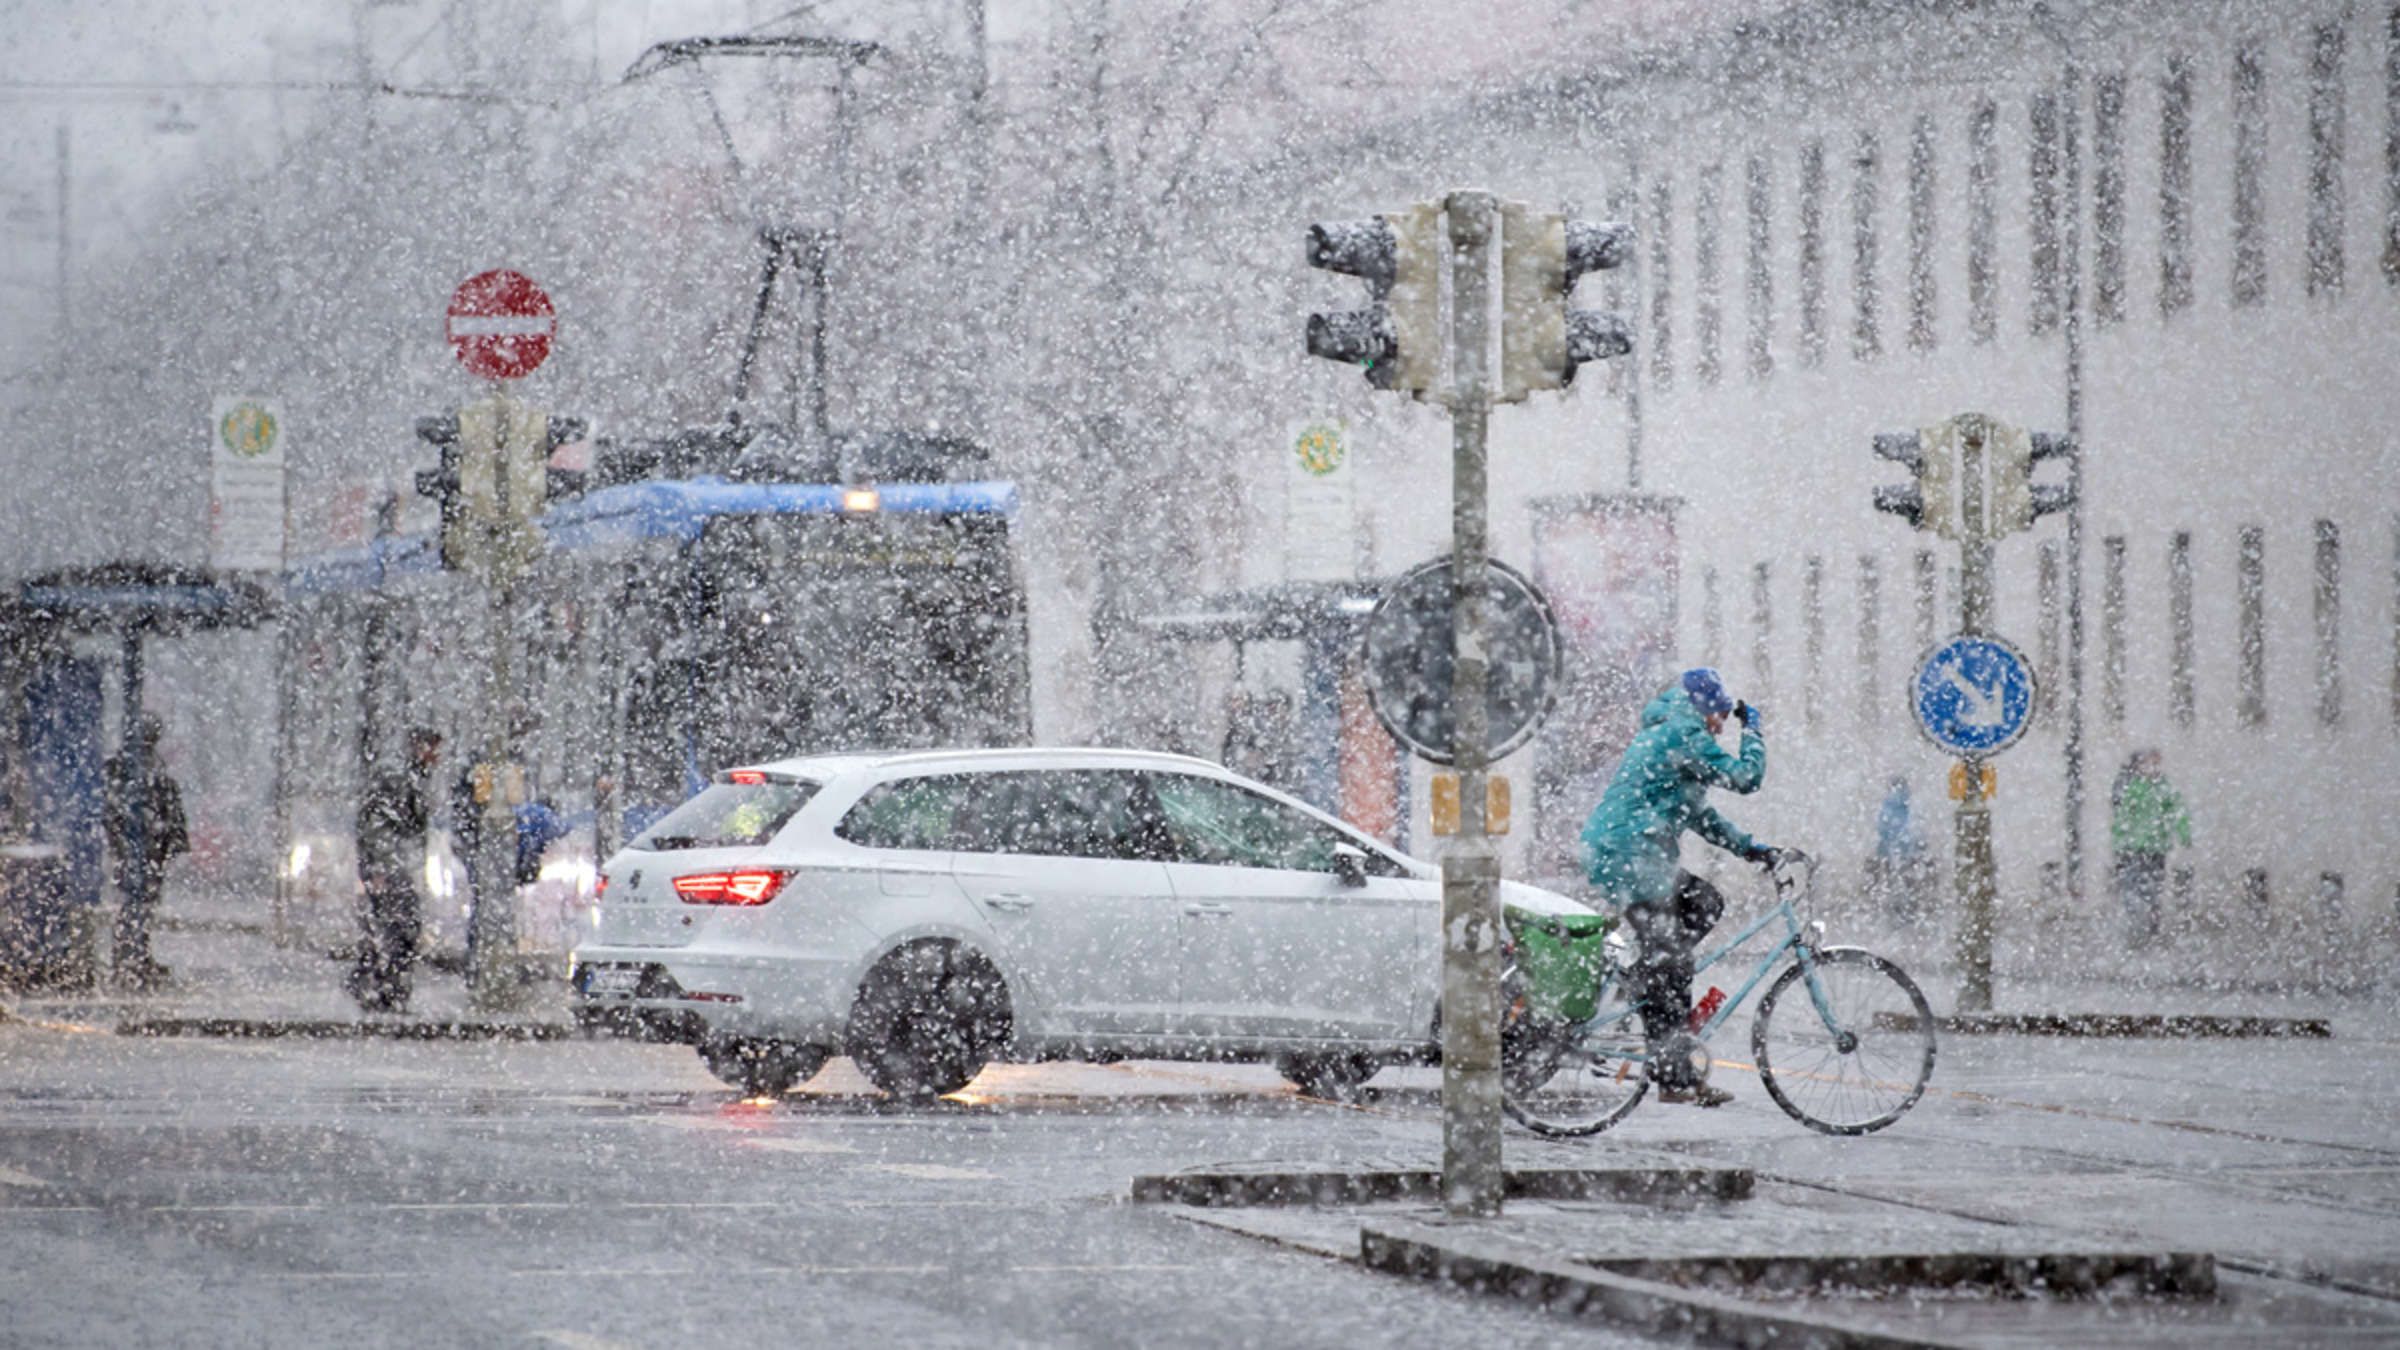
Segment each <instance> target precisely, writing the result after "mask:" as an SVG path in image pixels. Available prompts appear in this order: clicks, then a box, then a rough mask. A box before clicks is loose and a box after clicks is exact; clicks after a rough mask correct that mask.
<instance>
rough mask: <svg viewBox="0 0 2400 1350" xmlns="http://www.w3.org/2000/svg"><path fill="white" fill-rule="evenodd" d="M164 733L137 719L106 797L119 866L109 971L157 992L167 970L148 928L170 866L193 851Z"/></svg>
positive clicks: (151, 721)
mask: <svg viewBox="0 0 2400 1350" xmlns="http://www.w3.org/2000/svg"><path fill="white" fill-rule="evenodd" d="M164 731H165V728H164V727H163V726H161V725H160V723H159V720H158V719H157V718H155V717H151V716H148V715H143V716H139V717H136V718H135V719H134V720H133V724H132V725H131V726H129V727H127V728H126V729H125V748H124V750H122V751H120V752H119V753H118V754H116V755H114V756H112V757H111V758H110V759H109V761H108V764H107V766H106V778H105V783H104V788H103V795H104V798H105V804H106V815H107V826H108V842H109V848H110V850H111V851H112V852H114V853H115V854H116V859H117V892H118V901H117V922H116V927H115V929H114V931H113V933H112V936H111V942H110V947H109V964H110V967H111V969H112V970H113V971H114V972H115V975H116V980H117V983H119V984H121V985H124V986H126V987H127V988H131V989H156V988H159V987H160V986H162V985H164V984H165V983H166V982H167V975H168V971H167V968H166V967H165V966H163V965H160V964H159V963H158V961H157V959H156V958H154V957H153V956H152V955H151V954H150V921H151V918H152V916H153V915H154V914H156V912H157V910H158V892H159V887H160V885H161V884H162V883H163V882H164V881H165V879H166V866H167V859H169V858H172V857H174V856H176V855H177V854H180V853H189V852H191V851H192V842H191V834H190V830H189V827H188V826H187V825H186V823H185V821H184V816H183V789H182V788H181V787H179V786H177V785H176V782H175V780H174V779H173V778H171V777H169V776H168V774H167V768H166V764H165V763H164V762H163V761H162V760H161V759H160V757H159V752H158V742H159V737H160V736H161V735H162V734H163V733H164Z"/></svg>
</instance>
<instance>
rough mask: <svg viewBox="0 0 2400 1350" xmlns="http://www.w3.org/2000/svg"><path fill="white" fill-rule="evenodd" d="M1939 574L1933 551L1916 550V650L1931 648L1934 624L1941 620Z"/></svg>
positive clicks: (1925, 549) (1926, 549) (1927, 549)
mask: <svg viewBox="0 0 2400 1350" xmlns="http://www.w3.org/2000/svg"><path fill="white" fill-rule="evenodd" d="M1940 585H1941V572H1940V570H1939V569H1938V568H1937V567H1936V566H1935V565H1934V561H1933V550H1932V549H1929V548H1921V549H1918V550H1917V577H1916V601H1917V650H1918V651H1925V650H1927V649H1929V648H1930V647H1932V646H1933V633H1934V624H1936V623H1937V622H1939V621H1940V619H1941V594H1940V590H1939V588H1940Z"/></svg>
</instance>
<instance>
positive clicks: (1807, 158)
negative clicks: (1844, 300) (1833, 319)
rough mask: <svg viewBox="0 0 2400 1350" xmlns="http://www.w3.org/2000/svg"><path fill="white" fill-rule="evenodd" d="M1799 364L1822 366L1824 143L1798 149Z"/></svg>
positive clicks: (1823, 313) (1810, 144)
mask: <svg viewBox="0 0 2400 1350" xmlns="http://www.w3.org/2000/svg"><path fill="white" fill-rule="evenodd" d="M1800 362H1801V364H1802V365H1809V366H1821V365H1823V364H1825V143H1824V142H1823V141H1810V142H1809V143H1808V144H1807V145H1804V146H1802V147H1801V148H1800Z"/></svg>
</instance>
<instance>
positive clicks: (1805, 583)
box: [1800, 555, 1825, 727]
mask: <svg viewBox="0 0 2400 1350" xmlns="http://www.w3.org/2000/svg"><path fill="white" fill-rule="evenodd" d="M1800 633H1801V644H1802V651H1803V654H1804V656H1805V659H1806V661H1807V669H1806V670H1804V671H1803V672H1802V679H1803V681H1804V683H1802V685H1801V686H1800V718H1801V720H1802V721H1804V722H1806V723H1808V724H1809V725H1810V726H1812V727H1813V726H1815V725H1816V724H1817V723H1818V722H1820V721H1823V720H1824V717H1825V560H1824V559H1823V558H1819V557H1816V556H1813V555H1812V556H1810V558H1809V559H1808V561H1807V562H1806V563H1805V564H1804V565H1803V570H1802V571H1801V573H1800Z"/></svg>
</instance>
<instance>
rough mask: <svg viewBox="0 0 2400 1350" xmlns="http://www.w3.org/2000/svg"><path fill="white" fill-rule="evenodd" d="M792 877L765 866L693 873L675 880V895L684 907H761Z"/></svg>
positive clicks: (787, 873)
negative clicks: (681, 898)
mask: <svg viewBox="0 0 2400 1350" xmlns="http://www.w3.org/2000/svg"><path fill="white" fill-rule="evenodd" d="M791 878H792V874H791V873H789V872H785V871H780V870H777V869H775V868H769V867H743V868H737V869H736V870H734V871H731V872H695V873H693V874H692V875H690V876H688V877H677V878H675V882H674V885H675V893H676V894H677V895H679V896H682V897H683V903H685V904H687V905H763V904H765V903H767V902H768V901H769V900H772V899H774V898H775V893H776V892H777V891H780V890H782V889H783V883H785V882H786V881H789V880H791Z"/></svg>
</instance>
